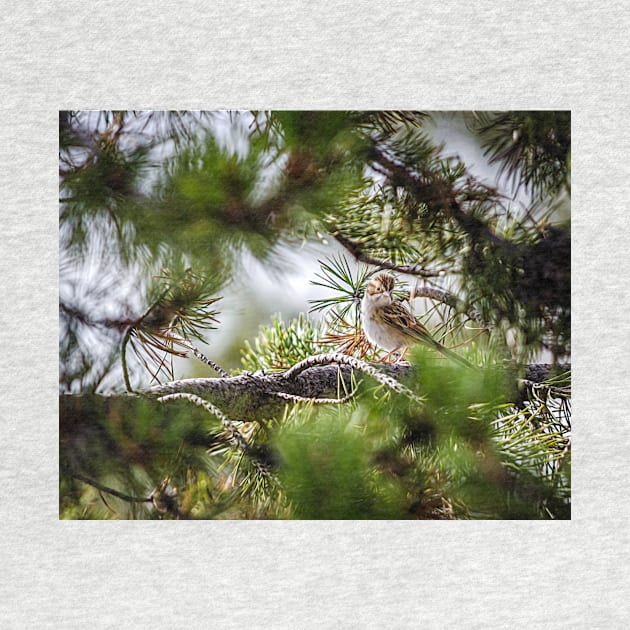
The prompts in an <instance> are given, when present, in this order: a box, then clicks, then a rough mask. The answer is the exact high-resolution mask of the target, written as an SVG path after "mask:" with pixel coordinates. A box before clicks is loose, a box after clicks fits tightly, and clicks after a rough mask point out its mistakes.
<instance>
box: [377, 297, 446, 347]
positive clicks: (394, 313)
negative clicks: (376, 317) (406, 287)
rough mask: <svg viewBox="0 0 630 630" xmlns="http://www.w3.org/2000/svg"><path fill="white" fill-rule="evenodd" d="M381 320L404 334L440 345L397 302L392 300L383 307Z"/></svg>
mask: <svg viewBox="0 0 630 630" xmlns="http://www.w3.org/2000/svg"><path fill="white" fill-rule="evenodd" d="M383 321H384V322H385V323H386V324H389V325H390V326H393V327H395V328H396V329H398V330H400V331H401V332H403V333H404V334H406V335H409V336H410V337H412V338H414V339H417V340H418V341H424V342H425V343H429V344H430V345H432V346H440V344H439V343H438V342H437V341H435V339H433V337H432V336H431V333H430V332H429V331H428V330H427V329H426V328H425V327H424V326H423V325H422V324H421V323H420V322H419V321H418V320H417V319H416V318H415V317H414V315H413V313H411V312H409V311H408V310H407V309H406V308H405V307H404V306H403V305H402V304H400V303H399V302H393V303H392V304H388V305H387V306H386V307H384V308H383Z"/></svg>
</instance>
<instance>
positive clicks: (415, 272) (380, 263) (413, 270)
mask: <svg viewBox="0 0 630 630" xmlns="http://www.w3.org/2000/svg"><path fill="white" fill-rule="evenodd" d="M333 237H334V238H335V240H336V241H337V242H338V243H339V244H340V245H342V246H343V247H344V248H345V249H346V250H347V251H348V252H350V254H352V256H353V257H354V259H355V260H357V261H358V262H362V263H365V264H366V265H374V266H375V267H378V268H379V269H388V270H389V271H397V272H398V273H406V274H408V275H410V276H420V277H421V278H437V277H439V276H440V275H441V272H439V271H429V270H427V269H425V268H424V267H422V266H420V265H395V264H394V263H391V262H389V261H387V260H380V259H379V258H373V257H372V256H370V255H369V254H366V253H365V252H364V251H363V250H362V249H361V247H360V246H359V245H358V244H357V243H355V242H354V241H352V240H350V239H349V238H347V237H346V236H344V235H343V234H339V233H338V232H337V233H333Z"/></svg>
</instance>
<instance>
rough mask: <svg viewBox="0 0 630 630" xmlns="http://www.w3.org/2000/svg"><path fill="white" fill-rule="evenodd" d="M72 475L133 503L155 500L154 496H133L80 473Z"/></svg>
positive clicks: (89, 484)
mask: <svg viewBox="0 0 630 630" xmlns="http://www.w3.org/2000/svg"><path fill="white" fill-rule="evenodd" d="M72 476H73V477H74V478H75V479H78V480H79V481H82V482H83V483H85V484H87V485H88V486H92V487H93V488H96V489H97V490H100V491H101V492H107V494H111V495H112V496H114V497H118V498H119V499H123V501H130V502H132V503H151V502H152V501H153V497H152V496H150V497H132V496H130V495H128V494H125V493H124V492H119V491H118V490H114V489H113V488H108V487H107V486H104V485H103V484H102V483H99V482H98V481H95V480H94V479H90V478H89V477H86V476H85V475H82V474H80V473H72Z"/></svg>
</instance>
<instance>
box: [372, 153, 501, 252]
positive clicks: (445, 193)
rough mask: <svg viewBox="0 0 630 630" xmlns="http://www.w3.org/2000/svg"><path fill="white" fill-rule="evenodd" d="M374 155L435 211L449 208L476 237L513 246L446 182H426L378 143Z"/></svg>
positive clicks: (403, 184) (385, 167) (494, 243)
mask: <svg viewBox="0 0 630 630" xmlns="http://www.w3.org/2000/svg"><path fill="white" fill-rule="evenodd" d="M372 156H373V158H374V161H375V162H376V163H377V164H379V165H380V166H381V167H383V168H384V169H385V170H386V172H387V173H388V174H389V176H390V177H392V178H393V179H395V180H396V181H397V182H399V183H400V184H401V185H402V186H404V187H405V188H406V189H407V190H409V192H411V193H412V194H413V195H414V196H415V197H416V198H417V200H418V201H419V202H421V203H424V204H426V206H427V207H428V208H429V209H430V210H432V211H445V212H447V213H448V214H450V216H452V217H453V218H454V219H455V220H456V221H457V223H459V225H460V227H461V228H462V229H463V230H464V231H466V232H467V233H468V234H470V235H471V236H472V237H473V238H481V239H483V240H485V241H487V242H488V243H491V244H493V245H495V246H498V247H502V248H509V247H513V244H512V243H510V241H507V240H505V239H503V238H501V237H500V236H498V235H497V234H496V233H495V232H493V231H492V230H491V229H490V228H489V227H488V226H487V225H486V224H485V223H484V222H483V221H482V220H481V219H479V218H477V217H475V216H472V215H470V214H468V213H467V212H466V211H465V210H464V208H463V207H462V205H461V203H460V202H459V201H458V200H457V198H456V196H455V193H454V191H452V190H449V189H448V188H446V187H444V186H432V185H430V184H429V183H427V182H424V181H423V180H422V178H420V177H419V176H418V175H417V174H416V173H414V172H413V171H411V170H410V169H409V168H408V167H407V166H406V165H405V164H403V163H401V162H398V161H396V160H395V159H394V158H392V157H390V156H388V155H386V153H385V152H384V151H383V150H382V149H379V148H378V147H373V148H372Z"/></svg>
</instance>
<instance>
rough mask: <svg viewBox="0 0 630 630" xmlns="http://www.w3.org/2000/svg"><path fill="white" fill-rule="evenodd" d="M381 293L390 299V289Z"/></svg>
mask: <svg viewBox="0 0 630 630" xmlns="http://www.w3.org/2000/svg"><path fill="white" fill-rule="evenodd" d="M383 295H386V296H387V297H388V298H389V299H390V300H391V299H392V294H391V291H385V292H384V293H383Z"/></svg>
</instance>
